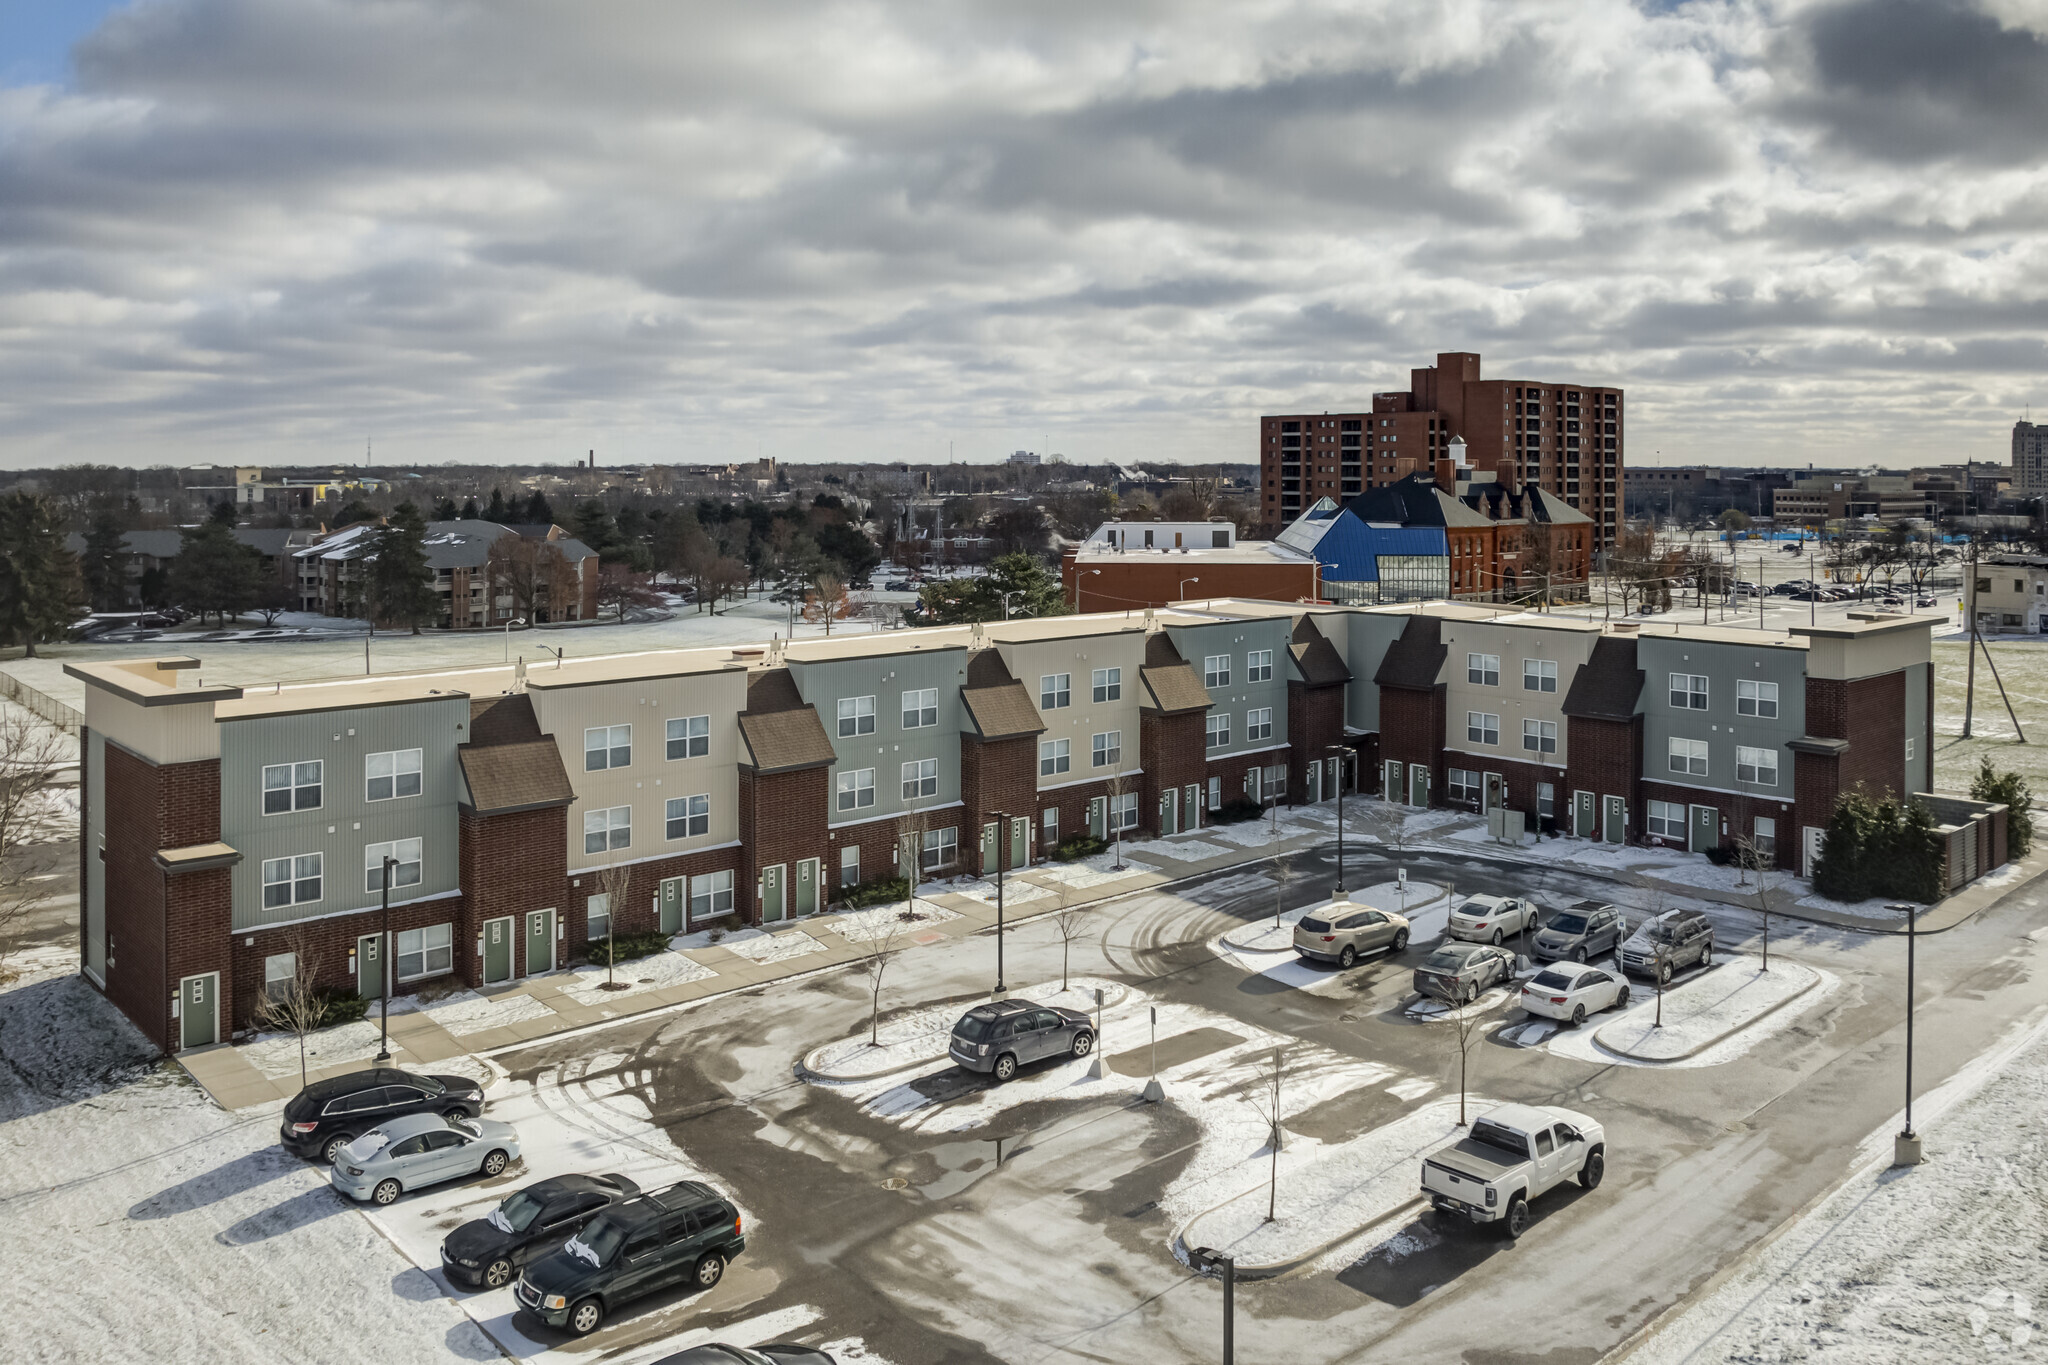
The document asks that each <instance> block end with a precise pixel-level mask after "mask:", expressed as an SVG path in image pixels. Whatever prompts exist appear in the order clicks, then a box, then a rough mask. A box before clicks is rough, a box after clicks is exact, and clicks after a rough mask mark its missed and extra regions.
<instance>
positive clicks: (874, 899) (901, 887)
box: [840, 877, 910, 910]
mask: <svg viewBox="0 0 2048 1365" xmlns="http://www.w3.org/2000/svg"><path fill="white" fill-rule="evenodd" d="M840 899H841V900H843V901H844V902H845V903H846V906H847V908H848V909H850V910H862V909H865V908H867V907H868V906H870V905H888V904H890V903H891V902H894V901H907V900H909V899H910V879H909V878H908V877H876V878H874V879H872V880H870V881H865V882H862V883H860V884H859V885H857V886H851V887H848V888H847V889H846V891H845V892H844V894H842V895H841V896H840Z"/></svg>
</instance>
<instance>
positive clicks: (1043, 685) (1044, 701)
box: [1038, 673, 1074, 711]
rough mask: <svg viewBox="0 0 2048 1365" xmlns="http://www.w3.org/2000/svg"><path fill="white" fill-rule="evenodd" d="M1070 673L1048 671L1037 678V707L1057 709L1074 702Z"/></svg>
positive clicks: (1071, 675) (1047, 709) (1048, 709)
mask: <svg viewBox="0 0 2048 1365" xmlns="http://www.w3.org/2000/svg"><path fill="white" fill-rule="evenodd" d="M1073 681H1074V676H1073V674H1071V673H1048V674H1046V675H1045V676H1044V677H1042V678H1040V679H1039V680H1038V709H1039V710H1041V711H1057V710H1059V709H1060V708H1061V707H1062V706H1072V705H1073V704H1074V693H1073V689H1072V684H1073Z"/></svg>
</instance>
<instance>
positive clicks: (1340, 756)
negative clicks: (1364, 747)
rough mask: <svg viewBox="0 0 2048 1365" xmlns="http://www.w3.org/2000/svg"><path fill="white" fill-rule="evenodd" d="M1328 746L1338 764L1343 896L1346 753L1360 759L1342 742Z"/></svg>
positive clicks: (1339, 879) (1341, 886)
mask: <svg viewBox="0 0 2048 1365" xmlns="http://www.w3.org/2000/svg"><path fill="white" fill-rule="evenodd" d="M1327 748H1328V751H1329V753H1330V754H1331V755H1332V757H1331V759H1330V761H1331V762H1332V763H1334V764H1336V765H1337V894H1338V895H1340V896H1342V895H1344V894H1345V891H1344V755H1346V754H1351V758H1352V762H1353V763H1356V762H1357V761H1358V755H1357V754H1356V753H1354V752H1353V751H1352V750H1350V749H1347V748H1345V747H1344V746H1343V745H1341V744H1332V745H1329V746H1327Z"/></svg>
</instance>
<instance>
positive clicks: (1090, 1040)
mask: <svg viewBox="0 0 2048 1365" xmlns="http://www.w3.org/2000/svg"><path fill="white" fill-rule="evenodd" d="M1094 1050H1095V1035H1094V1034H1092V1033H1090V1032H1089V1031H1088V1030H1087V1029H1082V1030H1081V1031H1080V1032H1079V1033H1077V1034H1075V1035H1074V1055H1075V1056H1076V1057H1086V1056H1087V1055H1088V1054H1089V1053H1091V1052H1093V1051H1094Z"/></svg>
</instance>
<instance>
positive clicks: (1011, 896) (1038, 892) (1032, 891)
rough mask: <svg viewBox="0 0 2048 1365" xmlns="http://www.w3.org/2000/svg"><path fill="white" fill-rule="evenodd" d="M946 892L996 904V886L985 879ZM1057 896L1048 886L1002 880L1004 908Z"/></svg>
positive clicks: (981, 878) (1014, 879)
mask: <svg viewBox="0 0 2048 1365" xmlns="http://www.w3.org/2000/svg"><path fill="white" fill-rule="evenodd" d="M946 890H948V891H950V892H952V893H953V894H954V895H956V896H965V897H966V898H967V899H968V900H971V901H979V902H981V903H982V904H983V905H994V904H995V903H996V884H995V883H994V882H993V881H991V880H989V879H988V878H986V877H976V878H974V879H973V880H972V881H967V882H962V883H960V884H959V885H957V886H949V887H947V888H946ZM1058 894H1059V892H1057V891H1055V890H1053V889H1052V888H1051V887H1049V886H1039V885H1036V884H1035V883H1032V882H1027V881H1025V880H1024V879H1023V878H1022V877H1017V876H1006V877H1004V878H1003V904H1004V905H1005V906H1011V905H1021V904H1023V903H1024V902H1026V901H1036V900H1044V899H1045V898H1046V897H1047V896H1057V895H1058Z"/></svg>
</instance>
